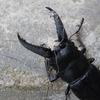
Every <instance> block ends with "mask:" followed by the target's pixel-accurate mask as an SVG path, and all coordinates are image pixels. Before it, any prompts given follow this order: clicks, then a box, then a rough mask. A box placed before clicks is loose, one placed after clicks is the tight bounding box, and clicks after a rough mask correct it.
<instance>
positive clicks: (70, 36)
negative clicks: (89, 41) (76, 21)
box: [69, 18, 84, 39]
mask: <svg viewBox="0 0 100 100" xmlns="http://www.w3.org/2000/svg"><path fill="white" fill-rule="evenodd" d="M83 22H84V18H82V21H81V24H80V26H79V29H78V30H77V31H76V32H75V33H74V34H72V35H71V36H70V37H69V39H70V38H71V37H72V36H74V35H75V34H77V33H79V31H80V29H81V27H82V25H83Z"/></svg>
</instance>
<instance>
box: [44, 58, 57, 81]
mask: <svg viewBox="0 0 100 100" xmlns="http://www.w3.org/2000/svg"><path fill="white" fill-rule="evenodd" d="M45 67H46V72H47V76H48V79H49V81H50V82H53V81H56V80H57V79H58V78H59V76H58V74H56V75H54V76H53V77H51V76H50V72H51V70H52V67H50V68H49V60H48V59H45Z"/></svg>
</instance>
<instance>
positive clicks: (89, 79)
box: [17, 7, 100, 100]
mask: <svg viewBox="0 0 100 100" xmlns="http://www.w3.org/2000/svg"><path fill="white" fill-rule="evenodd" d="M46 8H47V9H48V10H49V11H50V12H51V13H52V16H53V17H54V21H55V25H56V29H57V36H58V40H57V42H59V44H58V45H57V46H55V47H54V50H51V49H50V48H47V47H44V46H37V45H32V44H29V43H27V42H26V41H25V40H24V39H23V38H21V37H20V35H19V33H18V34H17V35H18V39H19V41H20V43H21V44H22V45H23V46H24V47H25V48H27V49H28V50H30V51H32V52H34V53H36V54H38V55H40V56H42V57H44V58H45V67H46V72H47V75H48V79H49V81H50V82H53V81H55V80H57V79H58V78H61V79H62V80H63V81H65V82H67V83H68V87H67V89H66V91H65V95H66V100H67V95H68V93H69V90H70V89H71V90H72V91H73V93H74V94H75V95H76V96H77V97H78V98H79V99H81V100H100V71H99V69H97V68H96V67H95V66H94V65H93V64H91V63H92V62H93V61H94V58H87V57H86V56H85V54H84V53H85V51H86V48H85V46H84V44H83V43H82V41H81V39H80V38H79V36H77V39H78V42H79V43H80V44H81V46H82V49H81V50H78V48H77V47H76V46H75V45H74V43H73V42H72V41H71V40H70V38H71V37H72V36H73V35H74V34H78V33H79V31H80V29H81V27H82V24H83V21H84V18H82V21H81V24H80V26H79V29H78V30H77V31H76V32H75V33H74V34H73V35H72V36H71V37H70V38H68V36H67V34H66V31H65V29H64V26H63V23H62V21H61V19H60V17H59V16H58V14H57V13H56V12H55V11H54V10H53V9H52V8H50V7H46ZM52 69H54V70H55V71H56V74H54V75H53V76H51V71H52Z"/></svg>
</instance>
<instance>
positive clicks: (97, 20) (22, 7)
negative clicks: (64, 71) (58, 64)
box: [0, 0, 100, 100]
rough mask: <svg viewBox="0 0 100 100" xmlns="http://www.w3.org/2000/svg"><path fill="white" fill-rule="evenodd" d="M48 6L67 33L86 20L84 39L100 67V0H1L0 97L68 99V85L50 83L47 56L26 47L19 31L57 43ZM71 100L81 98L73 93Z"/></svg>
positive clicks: (39, 41)
mask: <svg viewBox="0 0 100 100" xmlns="http://www.w3.org/2000/svg"><path fill="white" fill-rule="evenodd" d="M45 7H51V8H53V9H54V10H55V11H56V12H57V13H58V14H59V16H60V17H61V19H62V21H63V23H64V26H65V29H66V31H67V34H68V36H70V35H71V34H73V33H74V32H75V31H76V30H77V28H78V27H77V26H76V25H78V24H79V23H80V21H81V18H84V19H85V22H84V25H83V28H82V34H81V37H82V40H83V42H84V44H85V45H86V47H87V57H94V58H95V62H94V64H95V65H96V66H100V1H98V0H0V34H1V35H0V100H65V95H64V94H65V89H66V88H67V84H66V83H64V82H62V81H61V80H60V79H59V80H57V82H54V83H50V82H49V81H48V79H47V75H46V72H45V66H44V59H43V58H42V57H40V56H38V55H36V54H34V53H32V52H30V51H28V50H27V49H25V48H24V47H23V46H22V45H21V44H20V43H19V41H18V39H17V32H19V33H20V35H21V36H22V37H23V38H24V39H26V40H27V41H28V42H30V43H33V44H37V45H40V44H43V43H46V44H47V46H48V47H52V46H53V45H54V40H56V38H57V37H56V28H55V24H54V20H53V18H50V14H49V12H48V11H47V10H46V9H45ZM70 94H71V95H70V96H68V100H78V99H77V98H76V97H75V96H74V95H73V94H72V93H71V92H70Z"/></svg>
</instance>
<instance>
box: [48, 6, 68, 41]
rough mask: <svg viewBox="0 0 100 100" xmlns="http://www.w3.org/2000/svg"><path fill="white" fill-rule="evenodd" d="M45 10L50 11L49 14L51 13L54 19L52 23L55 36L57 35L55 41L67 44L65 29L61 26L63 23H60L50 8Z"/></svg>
mask: <svg viewBox="0 0 100 100" xmlns="http://www.w3.org/2000/svg"><path fill="white" fill-rule="evenodd" d="M46 8H47V9H48V10H50V12H51V13H52V15H53V17H54V21H55V25H56V29H57V35H58V40H57V41H59V42H67V41H68V37H67V34H66V31H65V28H64V26H63V23H62V21H61V19H60V17H59V16H58V14H57V13H56V12H55V11H54V10H53V9H51V8H50V7H46Z"/></svg>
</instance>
